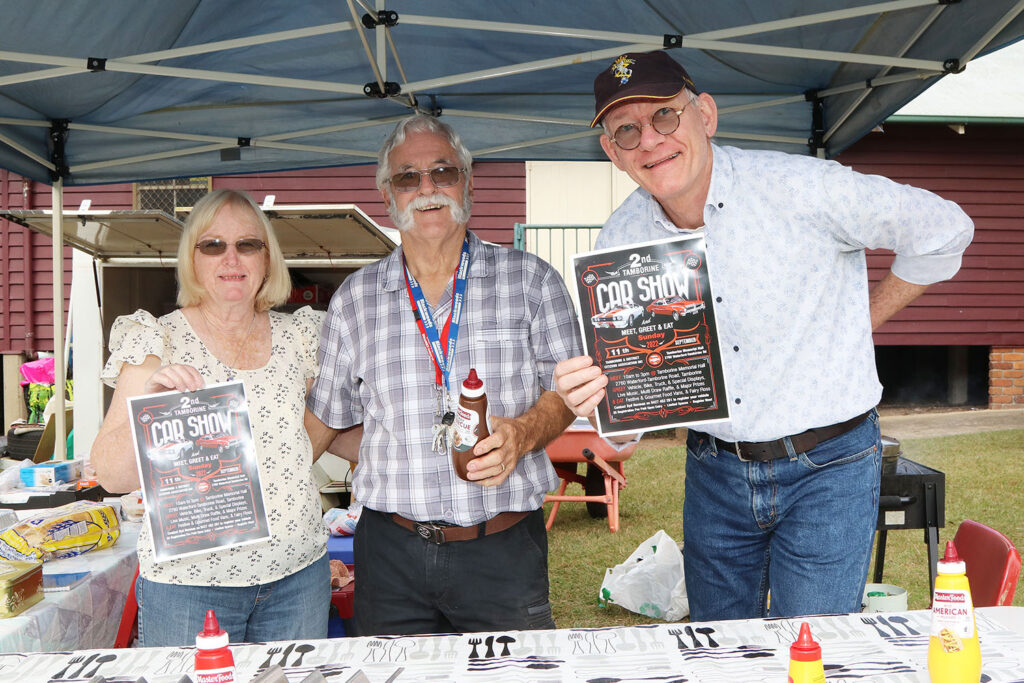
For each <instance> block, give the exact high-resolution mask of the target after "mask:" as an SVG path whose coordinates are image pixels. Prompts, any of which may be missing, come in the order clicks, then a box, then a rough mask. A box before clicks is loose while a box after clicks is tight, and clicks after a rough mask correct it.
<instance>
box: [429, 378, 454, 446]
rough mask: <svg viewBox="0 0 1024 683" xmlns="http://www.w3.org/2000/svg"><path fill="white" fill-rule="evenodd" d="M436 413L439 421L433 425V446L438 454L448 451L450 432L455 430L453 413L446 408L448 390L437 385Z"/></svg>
mask: <svg viewBox="0 0 1024 683" xmlns="http://www.w3.org/2000/svg"><path fill="white" fill-rule="evenodd" d="M436 388H437V411H436V413H435V415H437V416H438V417H439V418H441V419H440V421H439V422H438V423H437V424H435V425H434V430H433V431H434V442H433V448H434V451H436V452H437V453H439V454H444V453H447V452H448V444H449V443H450V442H451V438H452V434H453V432H454V430H455V413H453V412H452V411H450V410H447V408H448V392H447V391H445V390H444V388H443V387H441V385H440V384H438V385H437V387H436Z"/></svg>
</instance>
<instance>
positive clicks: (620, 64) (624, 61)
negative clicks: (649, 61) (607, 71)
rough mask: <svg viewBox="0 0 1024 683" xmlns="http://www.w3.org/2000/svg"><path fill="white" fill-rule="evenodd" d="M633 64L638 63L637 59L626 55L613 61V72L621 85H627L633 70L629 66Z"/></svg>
mask: <svg viewBox="0 0 1024 683" xmlns="http://www.w3.org/2000/svg"><path fill="white" fill-rule="evenodd" d="M631 64H636V60H635V59H630V58H629V57H626V56H625V55H622V56H621V57H619V58H618V59H616V60H615V61H614V62H612V73H613V74H614V75H615V77H616V78H617V79H619V85H626V84H627V83H629V79H630V78H632V76H633V70H632V69H630V68H629V67H630V65H631Z"/></svg>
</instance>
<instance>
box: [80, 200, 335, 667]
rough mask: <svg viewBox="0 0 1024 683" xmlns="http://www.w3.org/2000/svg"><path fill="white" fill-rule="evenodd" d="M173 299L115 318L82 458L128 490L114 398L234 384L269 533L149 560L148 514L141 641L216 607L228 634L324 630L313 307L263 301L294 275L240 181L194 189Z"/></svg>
mask: <svg viewBox="0 0 1024 683" xmlns="http://www.w3.org/2000/svg"><path fill="white" fill-rule="evenodd" d="M177 274H178V283H179V291H178V305H179V307H180V308H178V309H177V310H175V311H174V312H172V313H169V314H167V315H165V316H163V317H161V318H156V317H154V316H153V315H151V314H149V313H147V312H146V311H142V310H140V311H136V312H135V313H133V314H132V315H128V316H122V317H120V318H118V319H117V320H116V321H115V323H114V325H113V328H112V330H111V334H110V360H109V361H108V362H107V365H106V368H105V369H104V371H103V375H102V377H103V379H104V380H105V381H106V382H108V383H109V384H111V385H112V386H114V387H115V392H114V397H113V400H112V402H111V404H110V409H109V411H108V413H107V416H106V419H105V420H104V422H103V426H102V427H101V429H100V433H99V435H98V436H97V438H96V442H95V445H94V446H93V450H92V455H91V457H92V461H93V463H94V464H95V467H96V471H97V473H98V475H99V480H100V483H101V484H102V485H103V487H104V488H106V489H107V490H108V491H131V490H134V489H137V488H138V487H139V480H138V470H137V467H136V465H135V456H134V451H133V448H132V445H131V436H130V433H129V419H128V410H127V406H126V402H125V399H126V398H128V397H130V396H136V395H140V394H148V393H153V392H158V391H171V390H174V391H194V390H196V389H200V388H202V387H203V386H205V385H206V384H212V383H217V382H225V381H229V380H241V381H243V382H244V383H245V388H246V395H247V399H248V403H249V410H250V420H251V425H252V430H253V437H254V440H255V446H256V451H257V455H258V459H259V471H260V476H261V480H262V482H263V487H264V496H265V504H266V511H267V516H268V519H269V524H270V534H271V538H270V539H269V540H267V541H262V542H259V543H255V544H250V545H245V546H241V547H235V548H227V549H221V550H215V551H212V552H208V553H203V554H199V555H194V556H188V557H182V558H175V559H172V560H168V561H164V562H159V563H157V562H155V561H154V557H153V544H152V539H151V538H150V533H149V529H148V527H147V525H144V526H143V530H142V532H141V534H140V536H139V546H138V551H139V579H138V582H137V583H136V589H135V592H136V598H137V600H138V604H139V639H140V642H141V644H142V645H143V646H146V647H151V646H180V645H191V644H192V643H194V642H195V634H196V633H197V632H199V631H200V630H202V625H203V616H204V614H205V612H206V610H207V609H211V608H212V609H214V610H216V613H217V618H218V620H219V621H220V624H221V626H222V627H223V628H224V629H225V630H226V631H227V632H228V633H229V635H230V639H231V642H254V641H271V640H293V639H306V638H325V637H327V616H328V609H329V601H330V570H329V566H328V558H327V555H326V539H327V531H326V529H325V527H324V525H323V523H322V518H321V508H320V497H319V494H318V492H317V491H316V489H315V488H314V486H313V483H312V480H311V476H310V468H311V466H312V464H313V461H314V459H315V458H314V456H313V453H312V448H311V446H310V441H309V437H308V436H307V434H306V431H305V427H304V425H303V420H304V416H305V398H306V392H307V391H308V389H309V386H310V384H311V382H312V380H313V378H314V377H315V376H316V372H317V361H316V352H317V347H318V344H319V334H320V325H321V322H322V314H321V313H317V312H314V311H313V310H312V309H309V308H304V309H302V310H299V311H297V312H296V313H294V314H292V315H288V314H284V313H278V312H276V311H272V310H270V309H271V308H272V307H273V306H276V305H278V304H280V303H283V302H284V300H285V299H286V297H287V295H288V293H289V291H290V288H291V283H290V279H289V276H288V270H287V267H286V266H285V263H284V258H283V256H282V254H281V248H280V246H279V244H278V242H277V239H276V238H275V236H274V232H273V229H272V227H271V225H270V223H269V221H268V220H267V219H266V217H265V216H264V215H263V212H262V211H261V210H260V208H259V207H258V206H257V205H256V204H255V202H253V200H252V199H251V198H250V197H249V196H248V195H246V194H244V193H242V192H237V191H234V190H217V191H215V192H212V193H210V194H208V195H206V196H205V197H204V198H203V199H202V200H200V201H199V202H198V203H197V204H196V206H195V208H194V210H193V211H192V213H191V215H190V216H189V218H188V221H187V222H186V224H185V231H184V233H183V235H182V238H181V243H180V245H179V247H178V266H177Z"/></svg>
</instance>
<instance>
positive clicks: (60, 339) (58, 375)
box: [50, 177, 67, 460]
mask: <svg viewBox="0 0 1024 683" xmlns="http://www.w3.org/2000/svg"><path fill="white" fill-rule="evenodd" d="M50 197H51V199H50V208H51V211H52V214H53V228H52V235H53V389H54V392H53V393H54V396H56V397H57V409H56V410H55V411H54V413H53V426H54V428H55V429H54V435H53V457H54V459H60V460H63V459H64V458H65V457H67V456H66V450H65V446H64V443H65V441H66V440H67V425H66V424H65V420H64V418H65V415H64V362H63V361H64V181H63V179H62V178H60V177H57V179H56V180H54V181H53V187H52V189H51V192H50ZM58 454H60V457H59V458H58Z"/></svg>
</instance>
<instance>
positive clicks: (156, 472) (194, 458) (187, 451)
mask: <svg viewBox="0 0 1024 683" xmlns="http://www.w3.org/2000/svg"><path fill="white" fill-rule="evenodd" d="M128 409H129V415H130V417H131V421H132V440H133V442H134V444H135V455H136V458H137V460H138V466H139V481H140V482H141V484H142V497H143V501H144V502H145V505H146V516H147V517H148V520H149V530H150V534H151V536H152V539H153V554H154V559H155V560H156V561H157V562H162V561H164V560H169V559H173V558H176V557H184V556H187V555H195V554H197V553H204V552H209V551H211V550H217V549H219V548H227V547H233V546H239V545H245V544H248V543H255V542H257V541H261V540H264V539H268V538H270V530H269V527H268V524H267V514H266V510H265V508H264V504H263V487H262V485H261V484H260V477H259V468H258V463H257V457H256V448H255V445H254V443H253V437H252V429H251V427H250V425H249V409H248V405H247V403H246V400H245V388H244V386H243V385H242V383H241V382H231V383H225V384H214V385H209V386H207V387H206V388H204V389H200V390H199V391H191V392H180V393H179V392H164V393H159V394H149V395H147V396H138V397H135V398H130V399H128Z"/></svg>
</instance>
